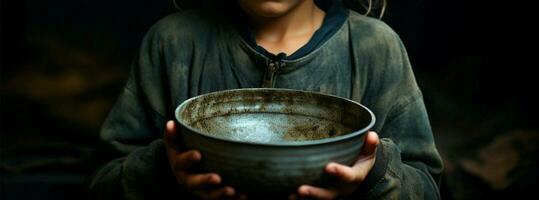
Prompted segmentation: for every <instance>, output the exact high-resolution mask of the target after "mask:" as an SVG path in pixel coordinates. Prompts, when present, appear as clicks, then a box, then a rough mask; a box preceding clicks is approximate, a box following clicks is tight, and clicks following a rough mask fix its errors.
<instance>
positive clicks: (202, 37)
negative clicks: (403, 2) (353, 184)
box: [91, 10, 442, 199]
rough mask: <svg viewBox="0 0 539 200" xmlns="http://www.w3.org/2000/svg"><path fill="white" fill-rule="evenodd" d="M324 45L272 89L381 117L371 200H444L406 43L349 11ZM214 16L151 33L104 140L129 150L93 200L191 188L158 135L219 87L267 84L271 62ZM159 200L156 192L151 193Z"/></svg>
mask: <svg viewBox="0 0 539 200" xmlns="http://www.w3.org/2000/svg"><path fill="white" fill-rule="evenodd" d="M346 12H347V18H346V21H345V23H343V24H342V26H341V27H340V28H339V30H338V31H337V32H336V33H335V34H333V35H332V36H331V37H330V38H329V39H328V40H327V41H325V42H324V44H323V45H321V46H320V47H319V48H317V49H315V50H314V51H312V52H310V53H309V54H307V55H305V56H303V57H301V58H298V59H293V60H284V62H285V67H283V68H282V69H280V71H278V72H277V77H276V78H275V87H278V88H291V89H298V90H307V91H316V92H323V93H327V94H333V95H337V96H341V97H344V98H348V99H352V100H354V101H357V102H360V103H362V104H363V105H365V106H367V107H368V108H370V109H371V110H372V111H373V112H374V114H375V115H376V119H377V121H376V124H375V126H374V128H373V130H374V131H376V132H378V134H379V136H380V138H382V139H381V145H380V146H379V147H380V148H379V149H378V151H377V160H376V163H375V167H374V169H373V170H372V171H371V173H370V174H369V175H368V177H367V180H365V182H364V183H363V184H362V185H361V187H360V188H359V190H358V191H357V192H356V197H362V198H365V199H439V198H440V195H439V189H438V182H439V180H440V174H441V170H442V162H441V159H440V156H439V154H438V152H437V150H436V146H435V144H434V139H433V135H432V131H431V127H430V125H429V121H428V116H427V112H426V110H425V106H424V103H423V98H422V94H421V91H420V89H419V87H418V85H417V83H416V81H415V78H414V75H413V72H412V68H411V66H410V62H409V60H408V57H407V54H406V51H405V48H404V46H403V44H402V42H401V40H400V39H399V37H398V36H397V34H396V33H395V32H394V31H393V30H392V29H391V28H389V27H388V26H387V25H386V24H384V23H383V22H381V21H379V20H376V19H373V18H369V17H365V16H363V15H360V14H358V13H356V12H354V11H349V10H347V11H346ZM233 24H234V22H233V21H230V19H229V18H226V17H221V16H219V15H217V14H215V15H209V14H207V13H206V14H200V12H197V11H181V12H178V13H175V14H173V15H170V16H168V17H166V18H164V19H162V20H161V21H160V22H158V23H157V24H156V25H154V26H153V27H152V28H151V30H150V31H149V32H148V33H147V35H146V37H145V39H144V41H143V44H142V47H141V51H140V54H139V58H138V60H137V62H136V64H135V65H134V66H133V68H132V71H131V73H130V77H129V80H128V82H127V84H126V86H125V88H124V89H123V91H122V93H121V95H120V98H119V99H118V102H117V103H116V105H115V106H114V108H113V109H112V111H111V112H110V114H109V116H108V117H107V119H106V121H105V123H104V124H103V127H102V131H101V136H102V138H103V139H104V140H105V141H107V142H108V143H110V144H111V145H112V146H114V147H115V148H116V149H117V150H118V151H121V152H123V153H124V154H125V157H124V158H119V159H117V160H114V161H111V162H110V163H108V164H106V165H105V166H104V167H102V168H100V169H99V170H98V171H97V172H96V174H95V176H94V178H93V180H92V183H91V190H92V193H93V194H94V195H95V197H98V198H114V199H144V198H148V197H158V196H168V195H184V197H186V196H185V195H186V194H185V191H184V190H183V189H182V188H180V187H179V186H178V185H176V184H175V182H174V178H173V177H172V176H173V175H172V173H171V172H170V168H169V167H168V161H167V159H166V156H165V151H164V146H163V144H162V141H161V140H160V138H162V135H163V129H164V125H165V122H166V121H167V120H172V119H174V116H173V112H174V109H175V108H176V107H177V106H178V105H180V104H181V103H182V102H183V101H184V100H186V99H188V98H190V97H193V96H197V95H200V94H205V93H209V92H213V91H220V90H226V89H235V88H254V87H260V85H261V83H262V79H263V76H264V72H265V70H266V68H267V66H266V64H267V63H268V62H267V61H268V59H269V58H267V57H266V56H265V55H263V54H261V53H259V52H257V51H256V50H254V49H253V48H252V47H251V46H250V45H248V44H247V43H246V42H245V40H243V39H242V37H241V36H240V35H241V33H240V32H239V31H238V29H237V28H236V26H234V25H233ZM152 199H153V198H152Z"/></svg>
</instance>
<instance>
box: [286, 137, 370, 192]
mask: <svg viewBox="0 0 539 200" xmlns="http://www.w3.org/2000/svg"><path fill="white" fill-rule="evenodd" d="M378 143H379V139H378V134H376V133H375V132H372V131H371V132H368V134H367V135H366V136H365V144H364V146H363V150H362V152H361V154H360V155H359V158H358V160H357V161H356V163H355V164H354V166H352V167H349V166H346V165H341V164H338V163H329V164H327V165H326V169H325V170H326V173H328V174H331V175H333V176H335V177H336V178H337V179H338V180H339V181H340V183H338V184H335V187H331V188H319V187H314V186H310V185H302V186H300V187H299V188H298V191H297V194H292V195H290V199H298V197H300V198H304V197H306V198H314V199H336V198H341V197H347V196H350V195H351V194H352V193H353V192H354V191H355V190H356V189H357V188H358V187H359V185H360V184H361V183H362V182H363V180H365V177H367V174H369V172H370V171H371V169H372V168H373V166H374V161H375V160H376V147H377V146H378Z"/></svg>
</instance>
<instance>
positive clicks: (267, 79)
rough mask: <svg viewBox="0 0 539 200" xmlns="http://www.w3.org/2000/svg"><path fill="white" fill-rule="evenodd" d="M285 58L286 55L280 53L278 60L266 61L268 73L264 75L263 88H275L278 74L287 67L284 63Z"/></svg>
mask: <svg viewBox="0 0 539 200" xmlns="http://www.w3.org/2000/svg"><path fill="white" fill-rule="evenodd" d="M285 57H286V54H284V53H280V54H279V55H277V59H276V60H271V59H268V60H267V61H266V73H265V74H264V80H263V83H262V87H263V88H274V87H275V78H276V77H277V72H279V70H280V69H281V68H283V67H284V66H285V65H286V64H285V63H284V61H283V60H284V58H285Z"/></svg>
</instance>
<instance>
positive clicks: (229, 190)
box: [225, 187, 236, 196]
mask: <svg viewBox="0 0 539 200" xmlns="http://www.w3.org/2000/svg"><path fill="white" fill-rule="evenodd" d="M235 193H236V191H234V188H231V187H227V188H226V191H225V194H226V195H227V196H233V195H234V194H235Z"/></svg>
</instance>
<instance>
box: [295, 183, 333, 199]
mask: <svg viewBox="0 0 539 200" xmlns="http://www.w3.org/2000/svg"><path fill="white" fill-rule="evenodd" d="M298 194H299V195H300V196H302V197H310V198H314V199H335V198H337V192H336V191H334V190H330V189H324V188H319V187H313V186H309V185H302V186H300V187H299V188H298Z"/></svg>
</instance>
